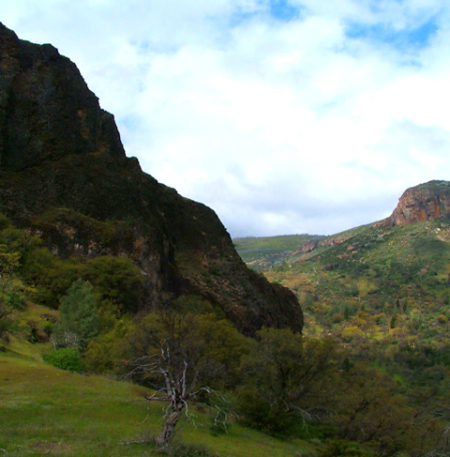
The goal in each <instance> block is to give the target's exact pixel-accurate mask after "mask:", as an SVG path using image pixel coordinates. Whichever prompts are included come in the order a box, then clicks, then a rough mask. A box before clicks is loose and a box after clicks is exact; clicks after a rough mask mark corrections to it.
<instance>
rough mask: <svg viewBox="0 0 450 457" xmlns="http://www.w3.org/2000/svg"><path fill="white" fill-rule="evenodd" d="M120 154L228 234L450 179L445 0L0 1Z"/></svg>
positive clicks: (360, 207) (294, 226)
mask: <svg viewBox="0 0 450 457" xmlns="http://www.w3.org/2000/svg"><path fill="white" fill-rule="evenodd" d="M0 21H2V22H3V23H4V24H5V25H6V26H8V27H10V28H12V29H14V30H15V31H16V33H17V34H18V35H19V36H20V37H22V38H24V39H27V40H30V41H34V42H38V43H46V42H50V43H52V44H53V45H55V46H56V47H57V48H58V49H59V51H60V52H61V53H62V54H64V55H66V56H68V57H69V58H70V59H72V60H73V61H74V62H75V63H76V64H77V66H78V67H79V68H80V71H81V72H82V74H83V76H84V78H85V79H86V81H87V83H88V85H89V87H90V88H91V89H92V90H93V91H94V92H95V93H96V94H97V96H98V97H99V98H100V102H101V105H102V106H103V107H104V108H105V109H107V110H108V111H110V112H112V113H113V114H114V115H115V117H116V121H117V123H118V127H119V130H120V133H121V136H122V140H123V142H124V145H125V148H126V150H127V153H128V155H130V156H137V157H138V158H139V160H140V163H141V166H142V168H143V169H144V170H145V171H146V172H147V173H150V174H151V175H153V176H154V177H155V178H156V179H158V180H159V181H161V182H163V183H165V184H167V185H169V186H172V187H175V188H176V189H177V190H178V191H179V192H180V193H181V194H182V195H184V196H187V197H189V198H193V199H195V200H197V201H201V202H203V203H206V204H207V205H209V206H211V207H212V208H213V209H214V210H215V211H216V212H217V213H218V215H219V216H220V218H221V220H222V221H223V223H224V224H225V226H226V227H227V228H228V230H229V231H230V233H231V234H232V235H233V236H244V235H275V234H287V233H304V232H309V233H335V232H337V231H340V230H344V229H347V228H350V227H354V226H356V225H360V224H364V223H368V222H371V221H375V220H378V219H380V218H382V217H385V216H386V215H388V213H390V212H391V211H392V209H393V208H394V206H395V205H396V203H397V199H398V198H399V197H400V195H401V193H402V192H403V190H405V189H406V188H407V187H410V186H413V185H416V184H419V183H421V182H425V181H428V180H431V179H449V176H450V162H449V161H450V154H449V152H448V151H449V150H450V117H449V116H448V109H447V107H448V106H449V105H450V92H449V91H448V81H449V80H450V27H449V24H450V4H448V2H447V1H446V0H408V1H406V0H405V1H397V0H376V1H374V0H334V1H333V2H320V1H317V0H279V1H275V0H271V1H270V0H196V1H195V2H194V1H192V0H153V1H148V0H130V1H129V2H126V3H125V2H117V1H115V0H86V1H84V2H73V1H68V0H41V1H39V2H35V1H34V0H4V1H2V2H0Z"/></svg>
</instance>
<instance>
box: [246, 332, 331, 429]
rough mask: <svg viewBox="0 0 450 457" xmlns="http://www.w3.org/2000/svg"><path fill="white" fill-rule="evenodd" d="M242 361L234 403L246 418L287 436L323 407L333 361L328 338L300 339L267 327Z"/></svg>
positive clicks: (254, 424)
mask: <svg viewBox="0 0 450 457" xmlns="http://www.w3.org/2000/svg"><path fill="white" fill-rule="evenodd" d="M256 336H257V342H256V344H254V345H253V347H252V349H251V351H250V353H249V354H248V355H246V356H245V357H244V358H243V360H242V366H241V373H242V384H241V386H240V388H239V390H238V405H239V409H240V412H241V414H242V417H243V420H244V422H246V423H247V424H249V425H251V426H254V427H256V428H259V429H262V430H265V431H267V432H270V433H275V434H279V433H283V434H287V433H289V432H290V431H291V429H292V428H293V427H294V426H295V425H296V424H297V423H298V422H299V421H304V420H309V419H311V418H312V415H313V414H317V413H318V411H319V409H320V408H323V403H324V402H323V400H324V398H323V397H324V395H323V389H322V384H323V382H324V380H326V381H329V375H330V372H331V371H332V370H333V368H334V367H335V364H336V360H337V351H336V349H335V344H334V341H333V340H331V339H311V340H305V341H303V339H302V337H301V335H299V334H295V333H293V332H292V331H291V330H290V329H273V328H265V329H262V330H260V331H259V332H257V335H256Z"/></svg>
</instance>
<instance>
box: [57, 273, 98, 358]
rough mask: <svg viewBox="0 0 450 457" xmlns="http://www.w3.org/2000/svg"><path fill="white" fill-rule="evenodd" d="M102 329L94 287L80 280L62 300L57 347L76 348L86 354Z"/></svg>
mask: <svg viewBox="0 0 450 457" xmlns="http://www.w3.org/2000/svg"><path fill="white" fill-rule="evenodd" d="M99 329H100V320H99V317H98V314H97V306H96V302H95V297H94V289H93V287H92V285H91V284H90V283H89V282H87V281H83V280H81V279H79V280H78V281H75V282H74V283H73V284H72V285H71V286H70V288H69V289H68V291H67V293H66V295H65V296H64V297H63V298H62V299H61V307H60V321H59V322H58V324H57V325H56V327H55V332H54V341H55V344H56V346H57V347H67V346H75V347H77V348H78V349H79V350H80V352H84V351H85V350H86V348H87V345H88V343H89V341H90V340H91V339H92V338H94V337H95V336H96V335H97V334H98V333H99Z"/></svg>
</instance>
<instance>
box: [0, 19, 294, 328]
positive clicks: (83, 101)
mask: <svg viewBox="0 0 450 457" xmlns="http://www.w3.org/2000/svg"><path fill="white" fill-rule="evenodd" d="M0 206H1V211H2V212H4V213H6V214H7V215H8V216H9V217H10V218H11V219H12V220H13V221H14V222H15V223H16V224H17V225H19V226H20V227H28V228H31V229H32V230H33V231H34V233H36V234H38V235H39V236H41V237H42V239H43V240H44V241H45V243H46V244H47V245H48V246H49V247H50V248H51V249H52V251H53V252H54V253H56V254H58V255H60V256H69V255H74V254H75V255H79V256H90V257H92V256H96V255H105V254H111V255H126V256H129V257H131V258H132V259H134V260H135V261H136V263H137V264H138V265H139V266H140V268H141V269H142V271H143V273H144V274H145V278H146V297H145V303H142V304H141V306H147V307H149V306H155V305H164V304H166V303H168V302H169V301H170V300H171V299H172V298H174V297H177V296H179V295H182V294H198V295H201V296H203V297H206V298H207V299H209V300H210V301H211V302H212V303H213V304H215V305H219V306H220V307H221V308H222V309H223V310H224V312H225V314H226V315H227V316H228V317H229V318H230V319H231V320H233V321H234V322H235V323H236V325H237V327H238V328H239V329H240V330H241V331H243V332H245V333H253V332H254V331H255V330H256V329H258V328H259V327H261V326H262V325H271V326H275V327H291V328H292V329H294V330H296V331H300V330H301V328H302V325H303V317H302V312H301V309H300V306H299V304H298V302H297V300H296V298H295V296H294V294H293V293H291V292H290V291H289V290H287V289H285V288H283V287H281V286H279V285H275V284H270V283H268V282H267V281H266V280H265V279H264V278H263V277H262V276H259V275H257V274H256V273H254V272H252V271H250V270H249V269H248V268H247V267H246V266H245V265H244V263H243V262H242V261H241V259H240V257H239V256H238V254H237V253H236V251H235V249H234V247H233V244H232V242H231V239H230V236H229V235H228V233H227V232H226V230H225V228H224V227H223V225H222V224H221V222H220V221H219V219H218V218H217V216H216V214H215V213H214V212H213V211H212V210H211V209H209V208H207V207H206V206H204V205H202V204H200V203H196V202H194V201H191V200H188V199H186V198H183V197H181V196H180V195H178V194H177V192H176V191H175V190H174V189H171V188H168V187H166V186H164V185H162V184H160V183H158V182H157V181H156V180H155V179H154V178H152V177H151V176H149V175H147V174H145V173H143V172H142V171H141V169H140V166H139V163H138V161H137V159H135V158H127V157H126V155H125V152H124V149H123V147H122V143H121V141H120V136H119V133H118V131H117V128H116V125H115V123H114V119H113V116H112V115H110V114H109V113H107V112H105V111H103V110H102V109H101V108H100V106H99V104H98V99H97V97H96V96H95V95H94V94H93V93H92V92H91V91H90V90H89V89H88V87H87V85H86V83H85V82H84V81H83V79H82V77H81V75H80V73H79V71H78V69H77V68H76V66H75V65H74V64H73V63H72V62H71V61H70V60H69V59H67V58H66V57H63V56H61V55H60V54H59V53H58V51H57V50H56V49H55V48H54V47H52V46H51V45H42V46H39V45H35V44H31V43H28V42H25V41H22V40H19V39H18V38H17V36H16V35H15V34H14V32H12V31H10V30H8V29H7V28H5V27H4V26H3V25H1V24H0Z"/></svg>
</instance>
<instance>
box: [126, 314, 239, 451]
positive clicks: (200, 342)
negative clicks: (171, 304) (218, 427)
mask: <svg viewBox="0 0 450 457" xmlns="http://www.w3.org/2000/svg"><path fill="white" fill-rule="evenodd" d="M131 345H132V352H133V353H134V354H144V355H141V356H140V357H139V358H137V359H135V360H134V362H132V370H131V371H130V372H129V375H130V376H131V377H132V378H133V379H134V380H135V381H137V382H140V383H143V384H146V385H149V386H151V387H153V388H155V390H156V392H155V393H154V394H153V395H150V396H147V397H146V399H147V400H149V401H155V400H159V401H165V402H168V406H167V408H166V413H165V416H164V417H165V420H164V424H163V430H162V432H161V434H160V435H159V436H158V437H157V438H156V440H155V441H156V443H157V444H158V445H159V446H160V447H161V449H163V450H167V449H168V448H169V445H170V442H171V440H172V438H173V436H174V434H175V429H176V425H177V424H178V422H179V420H180V418H181V416H182V414H183V412H185V413H186V414H187V412H188V405H189V402H190V401H192V400H195V399H196V398H198V397H199V395H200V394H201V393H203V394H209V393H210V392H211V389H212V386H213V387H222V386H223V383H224V382H226V379H227V378H229V376H230V373H231V372H232V371H233V370H234V369H235V370H236V371H237V366H238V363H239V359H240V355H241V354H242V351H243V347H244V346H245V338H244V337H243V336H242V335H240V334H239V333H238V332H237V330H236V329H235V328H234V327H232V325H231V324H230V323H229V322H226V321H223V320H217V319H215V318H214V317H213V316H212V315H198V314H197V315H196V314H180V313H174V312H166V313H161V312H160V313H152V314H150V315H148V316H146V317H145V319H144V320H143V321H142V322H141V324H140V325H139V327H138V329H137V331H136V333H135V334H134V335H133V337H132V341H131Z"/></svg>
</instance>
